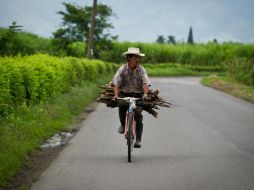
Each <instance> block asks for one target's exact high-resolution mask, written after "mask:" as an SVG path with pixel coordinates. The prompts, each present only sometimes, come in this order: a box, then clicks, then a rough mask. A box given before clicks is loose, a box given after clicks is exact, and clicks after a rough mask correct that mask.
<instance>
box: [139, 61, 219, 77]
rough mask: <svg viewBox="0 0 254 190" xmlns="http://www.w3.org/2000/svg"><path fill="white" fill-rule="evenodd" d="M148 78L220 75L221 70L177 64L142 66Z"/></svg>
mask: <svg viewBox="0 0 254 190" xmlns="http://www.w3.org/2000/svg"><path fill="white" fill-rule="evenodd" d="M143 66H144V67H145V69H146V71H147V73H148V75H149V76H164V77H166V76H208V75H209V74H211V73H220V72H222V71H223V70H222V69H221V70H220V68H218V67H217V66H213V67H211V66H209V67H197V66H193V65H183V64H177V63H162V64H144V65H143Z"/></svg>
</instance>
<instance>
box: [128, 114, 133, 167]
mask: <svg viewBox="0 0 254 190" xmlns="http://www.w3.org/2000/svg"><path fill="white" fill-rule="evenodd" d="M132 114H133V113H128V133H127V145H128V162H131V151H132V144H133V139H132V123H133V122H134V121H133V119H134V118H133V115H132Z"/></svg>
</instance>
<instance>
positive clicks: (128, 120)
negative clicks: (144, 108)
mask: <svg viewBox="0 0 254 190" xmlns="http://www.w3.org/2000/svg"><path fill="white" fill-rule="evenodd" d="M118 99H119V100H124V101H125V102H128V103H129V108H128V110H127V112H126V117H125V129H124V136H125V138H126V139H127V145H128V161H129V162H131V151H132V149H133V139H134V138H135V136H136V128H135V127H136V126H135V119H134V110H135V108H136V100H139V99H140V98H134V97H125V98H118Z"/></svg>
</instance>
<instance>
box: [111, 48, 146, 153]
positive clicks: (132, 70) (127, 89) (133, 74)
mask: <svg viewBox="0 0 254 190" xmlns="http://www.w3.org/2000/svg"><path fill="white" fill-rule="evenodd" d="M123 56H124V57H126V59H127V62H128V63H127V64H124V65H122V66H121V67H120V68H119V69H118V71H117V72H116V74H115V76H114V78H113V80H112V84H113V86H114V94H115V96H114V99H117V97H136V98H143V99H145V98H146V97H147V93H148V91H149V86H150V80H149V78H148V76H147V73H146V70H145V68H144V67H142V66H141V65H140V58H141V57H143V56H145V54H143V53H140V51H139V48H134V47H130V48H128V51H127V52H124V53H123ZM127 109H128V106H127V105H119V119H120V123H121V126H120V127H119V129H118V132H119V133H121V134H123V133H124V126H125V115H126V111H127ZM134 118H135V121H136V133H137V135H136V142H135V144H134V147H135V148H141V138H142V133H143V115H142V108H140V107H137V109H136V111H135V115H134Z"/></svg>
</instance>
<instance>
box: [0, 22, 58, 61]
mask: <svg viewBox="0 0 254 190" xmlns="http://www.w3.org/2000/svg"><path fill="white" fill-rule="evenodd" d="M20 27H21V26H17V25H16V22H13V24H12V25H11V26H9V28H6V29H5V28H2V29H0V56H8V55H17V54H23V55H30V54H34V53H49V54H53V52H54V50H53V46H52V45H51V40H50V39H47V38H42V37H38V36H37V35H35V34H32V33H29V32H22V31H21V29H20Z"/></svg>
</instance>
